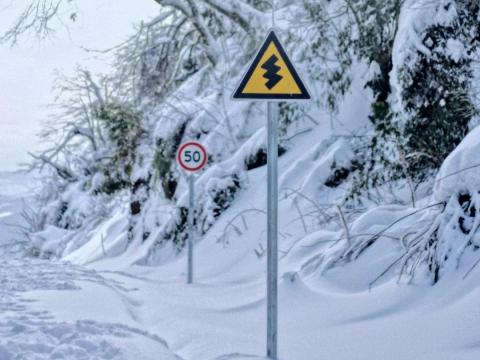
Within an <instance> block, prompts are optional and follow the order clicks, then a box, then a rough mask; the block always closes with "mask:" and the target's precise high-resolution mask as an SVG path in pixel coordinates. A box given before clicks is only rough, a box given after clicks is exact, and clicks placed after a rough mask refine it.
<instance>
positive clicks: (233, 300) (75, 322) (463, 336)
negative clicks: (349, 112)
mask: <svg viewBox="0 0 480 360" xmlns="http://www.w3.org/2000/svg"><path fill="white" fill-rule="evenodd" d="M322 133H323V135H322ZM327 133H328V132H327V131H324V130H322V129H321V128H319V129H316V130H315V131H310V132H306V133H304V134H302V135H301V136H299V138H298V139H297V140H296V141H297V142H298V143H299V144H300V143H301V144H303V145H302V146H301V147H300V146H297V147H294V148H293V149H294V150H293V151H291V152H288V153H287V154H286V155H284V156H283V157H282V158H281V160H280V169H281V174H282V175H281V178H280V184H281V186H280V187H281V189H282V193H283V195H285V194H287V195H288V196H286V197H285V196H283V197H282V200H281V202H280V224H281V225H280V237H281V239H282V240H281V247H280V250H281V254H280V255H281V256H280V257H281V261H280V284H279V290H280V298H279V354H280V359H285V360H312V359H313V360H316V359H318V360H321V359H329V360H330V359H333V360H343V359H345V360H347V359H348V360H351V359H356V360H357V359H358V360H363V359H365V360H377V359H378V360H383V359H392V360H411V359H418V360H473V359H477V358H479V356H480V343H479V341H478V336H477V334H478V333H479V331H480V321H479V320H480V312H479V310H478V278H479V276H480V268H478V269H475V270H474V271H473V272H472V273H471V274H470V275H469V276H468V277H466V278H465V279H463V278H462V277H463V275H464V273H465V271H462V270H465V269H464V268H461V269H460V271H457V272H452V273H449V274H447V276H445V277H444V278H443V279H442V280H441V281H440V282H439V283H438V284H437V285H436V286H434V287H428V286H425V287H424V286H417V285H405V284H402V283H400V284H397V277H396V276H395V273H394V272H391V273H390V272H387V274H386V275H385V276H384V277H382V278H381V279H380V281H378V282H376V283H375V285H374V286H373V287H372V288H371V289H370V283H371V282H372V281H373V280H374V279H375V278H377V276H378V275H379V274H380V273H382V271H383V270H385V269H386V268H387V267H388V266H389V265H390V264H391V263H392V262H393V261H394V260H395V258H396V257H398V255H399V254H400V251H401V248H400V245H399V243H398V241H394V240H389V239H388V238H381V239H380V240H379V241H377V243H376V244H375V246H372V247H371V248H369V249H368V250H367V251H366V252H365V253H364V254H363V255H361V256H360V258H359V259H358V260H357V261H355V262H352V263H349V264H347V265H345V266H341V267H335V268H333V269H330V270H328V271H326V272H324V273H323V274H322V272H321V271H319V270H318V269H316V268H315V267H314V266H313V267H312V266H308V264H309V263H310V264H311V262H310V259H312V258H314V257H315V255H316V254H318V253H320V252H321V251H325V250H326V249H328V247H330V246H331V244H332V243H337V242H336V240H337V239H338V237H339V234H341V227H332V228H330V229H326V228H321V227H319V226H318V222H317V221H315V220H314V217H310V218H309V217H308V216H305V219H304V221H303V223H302V221H301V219H300V217H299V213H298V210H297V208H296V207H295V204H294V202H295V201H297V205H298V206H299V208H300V209H301V211H303V213H304V214H307V213H308V210H309V207H311V206H312V205H311V204H309V203H308V202H306V201H304V202H302V199H301V198H295V196H293V195H292V193H291V192H289V191H288V189H290V188H292V187H293V188H299V186H301V188H302V189H303V190H304V193H306V194H308V193H309V192H310V191H312V192H316V191H318V189H317V188H316V186H321V185H319V184H321V182H318V181H315V179H316V176H318V174H320V173H321V172H322V169H325V168H326V166H327V164H329V162H330V161H331V160H332V156H333V155H332V154H338V155H340V154H348V151H347V150H345V149H348V147H346V148H345V147H341V148H343V149H344V150H342V151H341V152H339V151H340V149H339V148H338V146H339V145H338V143H334V144H333V145H331V144H329V142H328V141H326V142H325V141H324V142H321V141H320V142H319V139H321V138H322V137H325V135H324V134H327ZM337 133H338V135H340V134H341V130H340V129H339V130H337ZM314 144H316V146H314ZM307 148H309V149H311V151H305V149H307ZM345 151H346V152H345ZM337 158H338V156H337ZM293 160H297V161H293ZM316 173H317V175H315V174H316ZM289 174H295V177H294V178H293V177H292V176H289ZM20 178H21V177H20ZM20 178H19V177H17V178H14V179H12V175H9V174H2V178H1V181H2V185H5V184H10V190H9V191H8V194H5V195H2V197H1V198H0V201H1V202H2V204H1V208H2V219H1V220H2V224H3V225H2V229H1V230H2V232H1V237H0V241H1V243H2V245H3V244H6V243H9V242H12V241H14V240H18V239H19V237H18V235H16V234H15V232H12V230H11V229H12V228H11V226H8V225H6V224H10V225H11V224H12V223H21V219H20V218H19V216H18V211H19V209H20V207H21V204H22V201H21V200H20V198H21V197H24V198H26V199H27V200H28V196H29V190H28V189H27V190H22V189H21V188H19V179H20ZM21 179H23V178H21ZM294 179H295V181H294ZM265 180H266V169H265V167H262V168H259V169H256V170H253V171H252V172H250V173H249V184H250V185H249V187H248V188H247V189H246V190H244V191H242V192H241V193H240V194H239V196H238V197H237V200H236V201H235V203H234V204H233V206H232V207H231V208H230V209H228V210H227V212H226V213H225V214H223V215H222V217H221V218H220V219H219V221H217V222H216V224H215V225H214V226H213V228H212V229H211V230H210V231H209V232H208V234H207V236H205V237H204V238H203V239H201V240H199V241H198V242H197V244H196V246H195V284H194V285H191V286H188V285H186V284H185V266H186V260H185V257H184V256H183V255H180V256H174V255H171V256H166V257H165V259H163V261H162V264H163V265H161V266H157V267H147V266H142V265H138V264H137V265H135V264H133V263H132V261H131V258H138V254H135V253H133V250H132V251H130V252H128V251H127V252H125V253H123V254H122V255H120V256H110V257H109V256H107V257H105V256H99V257H95V256H92V254H95V253H96V252H97V253H98V252H100V253H103V251H105V250H106V251H107V254H108V251H109V249H110V248H108V247H107V248H105V245H108V244H103V246H102V241H101V237H99V242H98V243H96V245H95V242H89V243H87V244H86V245H85V246H84V247H81V248H79V249H78V250H77V251H74V252H73V253H71V254H70V255H69V256H68V260H70V261H71V262H74V263H76V264H72V263H68V262H59V261H46V260H39V259H32V258H29V257H23V256H20V254H19V253H18V252H13V251H7V250H5V249H11V248H10V247H6V248H5V249H3V250H2V252H1V255H0V256H1V258H2V264H3V266H2V268H1V269H0V283H1V284H2V286H1V289H0V291H1V295H2V296H1V298H0V308H1V309H2V311H1V313H0V333H1V337H0V359H2V360H10V359H12V360H13V359H53V358H57V359H92V360H93V359H157V360H158V359H160V360H163V359H165V360H169V359H185V360H187V359H188V360H190V359H192V360H204V359H205V360H207V359H208V360H211V359H224V360H226V359H229V360H231V359H256V358H257V359H262V356H263V354H264V351H265V267H266V259H265V256H264V249H265V239H264V238H265V219H264V215H262V213H261V212H258V211H255V210H252V211H250V212H246V213H244V215H243V217H244V220H245V222H243V221H242V219H241V217H238V216H237V215H238V214H239V212H240V211H242V210H244V209H246V208H250V209H264V206H265V200H266V195H265V186H266V185H265V184H266V182H265ZM12 184H15V185H12ZM2 188H3V189H8V186H3V187H2ZM309 189H310V190H309ZM335 191H336V190H331V191H327V190H326V189H323V191H322V194H324V195H325V197H326V198H325V199H324V200H325V202H333V201H335V197H336V195H335ZM4 193H5V192H4ZM12 194H15V195H12ZM310 210H311V209H310ZM407 211H408V209H406V208H403V207H392V206H391V207H385V208H379V209H377V210H376V212H372V213H370V214H369V213H367V214H365V215H364V216H363V217H362V218H361V219H358V220H357V221H356V223H355V226H353V227H352V229H351V231H352V233H353V234H355V232H359V233H360V232H362V231H365V228H368V226H370V228H369V229H370V230H371V231H374V230H375V228H374V227H371V224H372V222H374V223H375V224H376V226H377V227H378V228H382V226H385V225H387V224H389V223H390V222H391V221H393V220H395V219H398V218H400V217H401V216H403V215H404V214H405V212H407ZM121 221H123V220H122V217H118V218H115V217H112V218H111V219H109V220H108V221H107V222H106V225H105V226H104V228H103V229H104V230H103V231H105V234H106V235H111V234H112V233H115V232H118V233H122V231H124V230H122V225H121ZM119 222H120V224H119ZM229 224H230V225H229ZM403 226H404V227H408V223H407V224H403ZM397 231H398V229H397ZM305 232H308V236H305ZM107 238H108V239H115V236H107ZM119 241H120V240H119ZM110 245H112V244H110ZM112 248H114V247H112ZM306 264H307V266H306Z"/></svg>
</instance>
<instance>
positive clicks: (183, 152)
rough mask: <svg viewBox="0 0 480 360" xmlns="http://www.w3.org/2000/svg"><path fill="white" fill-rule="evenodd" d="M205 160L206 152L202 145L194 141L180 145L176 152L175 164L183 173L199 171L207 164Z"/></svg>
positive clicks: (206, 157)
mask: <svg viewBox="0 0 480 360" xmlns="http://www.w3.org/2000/svg"><path fill="white" fill-rule="evenodd" d="M207 160H208V155H207V150H205V147H204V146H203V145H202V144H200V143H199V142H196V141H189V142H186V143H184V144H182V145H181V146H180V148H179V149H178V152H177V162H178V164H179V165H180V167H181V168H182V169H183V170H185V171H189V172H197V171H200V170H202V169H203V168H204V167H205V165H206V164H207Z"/></svg>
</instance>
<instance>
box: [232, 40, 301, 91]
mask: <svg viewBox="0 0 480 360" xmlns="http://www.w3.org/2000/svg"><path fill="white" fill-rule="evenodd" d="M233 98H234V99H257V100H258V99H266V100H308V99H310V94H309V93H308V91H307V89H306V87H305V85H304V84H303V82H302V80H301V79H300V76H299V75H298V73H297V71H296V70H295V68H294V67H293V65H292V62H291V61H290V59H289V58H288V56H287V54H286V52H285V50H284V49H283V46H282V45H281V44H280V41H279V40H278V38H277V36H276V35H275V32H274V31H271V32H270V34H269V35H268V37H267V40H266V41H265V43H264V44H263V45H262V47H261V48H260V50H259V52H258V54H257V56H256V57H255V59H254V60H253V62H252V64H251V65H250V68H249V69H248V71H247V73H246V74H245V76H244V78H243V80H242V82H241V84H240V86H239V87H238V89H237V90H236V91H235V94H234V95H233Z"/></svg>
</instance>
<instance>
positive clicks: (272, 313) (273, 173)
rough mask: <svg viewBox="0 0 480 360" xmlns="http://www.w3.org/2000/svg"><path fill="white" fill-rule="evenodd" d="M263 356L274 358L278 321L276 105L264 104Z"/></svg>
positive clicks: (275, 356) (275, 355)
mask: <svg viewBox="0 0 480 360" xmlns="http://www.w3.org/2000/svg"><path fill="white" fill-rule="evenodd" d="M267 106H268V144H267V148H268V149H267V159H268V165H267V167H268V168H267V173H268V175H267V176H268V189H267V196H268V200H267V218H268V220H267V221H268V222H267V245H268V246H267V356H268V357H269V358H271V359H276V358H277V322H278V303H277V301H278V287H277V284H278V239H277V237H278V112H279V111H278V110H279V109H278V104H277V103H275V102H272V101H270V102H268V105H267Z"/></svg>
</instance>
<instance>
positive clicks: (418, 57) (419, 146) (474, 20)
mask: <svg viewBox="0 0 480 360" xmlns="http://www.w3.org/2000/svg"><path fill="white" fill-rule="evenodd" d="M430 7H432V5H430ZM431 12H432V14H431V16H432V19H434V20H431V21H432V23H431V24H430V25H429V26H427V27H426V28H425V29H424V30H423V31H421V32H420V33H419V34H418V39H417V41H418V42H417V44H415V45H414V46H406V49H402V52H403V54H402V63H401V64H399V68H398V69H396V71H397V77H398V81H399V85H400V89H399V97H400V102H401V106H402V107H403V110H404V111H403V112H402V115H401V116H400V118H401V124H400V128H401V131H402V137H404V138H405V140H404V141H405V151H406V153H407V154H408V156H409V164H410V171H411V172H412V173H413V174H414V175H415V176H422V175H425V170H426V169H427V170H428V169H430V168H438V167H439V166H440V165H441V164H442V162H443V160H444V159H445V158H446V157H447V155H448V154H449V153H450V152H451V151H452V150H453V149H454V148H455V147H456V146H457V145H458V144H459V143H460V141H461V140H462V139H463V138H464V137H465V135H466V134H467V132H468V126H469V123H470V121H471V118H472V116H473V114H474V104H473V103H472V101H471V93H470V91H471V83H472V68H471V64H472V60H473V59H474V57H475V56H477V57H478V49H479V45H480V26H479V22H478V19H479V15H480V6H479V4H478V2H475V1H464V0H449V1H439V2H438V3H437V4H436V5H435V8H434V9H432V10H431Z"/></svg>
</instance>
